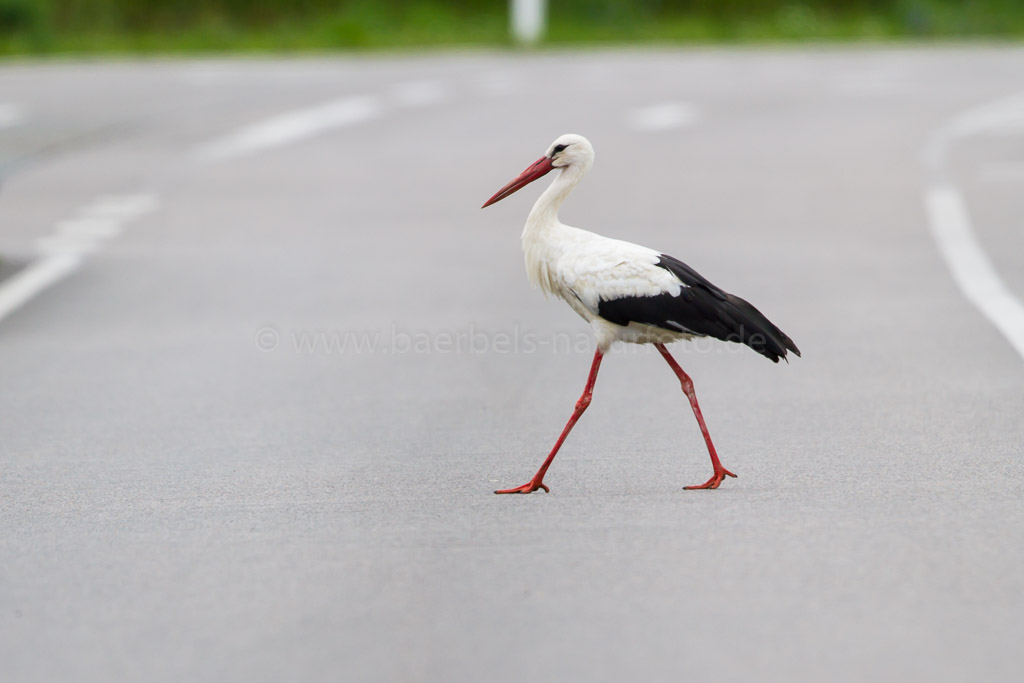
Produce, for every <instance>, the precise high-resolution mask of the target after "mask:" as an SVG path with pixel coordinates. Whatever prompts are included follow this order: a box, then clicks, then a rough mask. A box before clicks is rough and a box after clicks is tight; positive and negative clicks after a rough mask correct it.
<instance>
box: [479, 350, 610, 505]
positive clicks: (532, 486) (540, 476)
mask: <svg viewBox="0 0 1024 683" xmlns="http://www.w3.org/2000/svg"><path fill="white" fill-rule="evenodd" d="M603 357H604V354H603V353H601V349H598V350H597V351H595V352H594V362H593V363H592V364H591V366H590V376H589V377H587V386H586V388H585V389H583V395H582V396H580V399H579V400H578V401H576V409H575V410H573V412H572V417H570V418H569V421H568V422H567V423H566V424H565V429H563V430H562V435H561V436H559V437H558V441H556V442H555V447H554V448H552V449H551V452H550V453H549V454H548V457H547V460H545V461H544V464H543V465H541V466H540V469H539V470H537V474H535V475H533V479H531V480H530V481H529V482H528V483H526V484H523V485H522V486H517V487H516V488H514V489H502V490H501V491H495V493H533V492H534V491H536V490H537V489H544V492H545V493H547V492H549V491H550V490H551V489H549V488H548V487H547V484H545V483H544V474H545V473H546V472H547V471H548V468H549V467H551V461H552V460H554V459H555V455H556V454H557V453H558V449H559V448H561V447H562V442H563V441H565V437H567V436H569V432H570V431H572V428H573V425H575V424H576V421H577V420H579V419H580V415H582V414H583V411H584V410H586V409H587V406H589V405H590V397H591V396H593V395H594V383H595V382H597V370H598V368H600V367H601V358H603Z"/></svg>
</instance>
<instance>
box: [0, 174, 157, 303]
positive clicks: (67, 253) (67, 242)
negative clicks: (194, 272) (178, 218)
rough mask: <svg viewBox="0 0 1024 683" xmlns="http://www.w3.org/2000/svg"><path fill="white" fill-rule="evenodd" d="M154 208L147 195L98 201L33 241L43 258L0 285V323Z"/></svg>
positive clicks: (103, 198) (75, 268) (152, 197)
mask: <svg viewBox="0 0 1024 683" xmlns="http://www.w3.org/2000/svg"><path fill="white" fill-rule="evenodd" d="M156 207H157V199H156V197H155V196H153V195H150V194H142V195H121V196H116V197H100V198H98V199H97V200H96V201H94V202H92V203H90V204H89V205H87V206H85V207H83V208H82V209H81V210H80V211H79V212H78V215H77V216H76V217H75V218H72V219H69V220H65V221H61V222H59V223H58V224H57V225H56V229H55V231H54V233H53V234H52V235H49V236H47V237H43V238H40V239H39V240H37V241H36V248H37V249H38V250H39V251H40V252H41V253H43V254H44V256H42V257H41V258H39V259H37V260H36V261H33V262H32V263H31V264H29V265H28V266H26V267H25V268H24V269H23V270H21V271H19V272H17V273H15V274H14V275H13V276H12V277H10V278H9V279H7V280H5V281H4V282H3V283H0V321H2V320H3V319H4V318H6V317H7V316H8V315H10V314H11V313H13V312H14V311H16V310H17V309H18V308H20V307H21V306H23V305H24V304H25V303H26V302H28V301H30V300H31V299H32V298H33V297H35V296H36V295H38V294H39V293H40V292H42V291H44V290H46V289H47V288H48V287H52V286H53V285H55V284H57V283H58V282H60V281H61V280H63V279H64V278H66V277H67V276H68V275H70V274H71V273H73V272H74V271H75V270H77V269H78V267H79V266H80V265H81V264H82V259H83V257H84V255H85V254H87V253H89V252H90V251H93V250H95V249H97V248H98V247H99V245H100V243H101V242H102V241H103V240H106V239H110V238H111V237H114V236H116V235H118V234H120V232H121V231H122V229H123V228H124V225H125V223H127V222H128V221H131V220H132V219H134V218H137V217H139V216H141V215H142V214H145V213H148V212H150V211H153V210H154V209H156Z"/></svg>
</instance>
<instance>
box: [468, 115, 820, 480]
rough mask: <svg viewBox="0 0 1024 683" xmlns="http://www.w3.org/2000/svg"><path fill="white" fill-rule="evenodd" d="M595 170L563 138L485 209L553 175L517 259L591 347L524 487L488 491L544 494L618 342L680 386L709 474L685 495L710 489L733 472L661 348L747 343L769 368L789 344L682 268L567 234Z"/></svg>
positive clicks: (583, 147)
mask: <svg viewBox="0 0 1024 683" xmlns="http://www.w3.org/2000/svg"><path fill="white" fill-rule="evenodd" d="M593 163H594V148H593V147H592V146H591V144H590V141H589V140H587V139H586V138H585V137H583V136H581V135H573V134H568V135H563V136H561V137H560V138H558V139H557V140H555V141H554V142H553V143H551V146H550V147H549V148H548V151H547V153H546V154H545V155H544V156H542V157H541V158H540V159H538V160H537V161H536V162H535V163H533V164H532V165H531V166H530V167H529V168H527V169H526V170H525V171H523V172H522V173H521V174H519V177H517V178H516V179H515V180H513V181H512V182H510V183H509V184H508V185H506V186H505V187H503V188H501V189H500V190H498V192H497V193H496V194H495V195H494V196H493V197H491V198H490V199H488V200H487V201H486V202H485V203H484V207H487V206H490V205H491V204H494V203H495V202H497V201H500V200H502V199H504V198H505V197H507V196H509V195H510V194H512V193H513V192H516V191H517V190H519V189H521V188H523V187H525V186H526V185H528V184H529V183H532V182H533V181H534V180H537V179H538V178H540V177H541V176H543V175H545V174H547V173H549V172H551V171H552V170H555V169H558V171H559V174H558V175H557V176H556V177H555V180H554V181H553V182H552V183H551V185H550V186H549V187H548V189H547V190H545V191H544V193H543V194H542V195H541V196H540V198H539V199H538V200H537V202H536V203H535V204H534V205H533V210H531V211H530V215H529V217H528V218H527V219H526V227H525V228H524V230H523V252H524V254H525V256H526V272H527V274H528V276H529V278H530V281H531V282H532V283H533V284H534V285H536V286H539V287H540V288H541V290H543V291H544V293H545V294H554V295H555V296H558V297H560V298H561V299H564V300H565V302H566V303H568V304H569V306H571V307H572V309H573V310H574V311H576V312H577V313H578V314H579V315H580V316H582V317H583V319H584V320H586V321H587V322H589V323H590V325H591V327H592V328H593V330H594V336H595V337H596V338H597V350H596V351H595V352H594V361H593V363H592V364H591V366H590V376H589V377H588V378H587V385H586V388H584V390H583V395H582V396H580V399H579V400H578V401H577V402H576V408H575V410H574V411H573V414H572V417H570V418H569V422H568V423H567V424H566V425H565V429H563V430H562V434H561V435H560V436H559V437H558V441H556V442H555V445H554V448H552V449H551V453H550V454H548V457H547V459H546V460H544V463H543V464H542V465H541V466H540V469H539V470H537V473H536V474H535V475H533V479H531V480H530V481H529V482H527V483H526V484H523V485H522V486H517V487H516V488H511V489H503V490H500V491H495V493H532V492H533V491H536V490H537V489H544V491H549V490H550V489H548V487H547V484H545V483H544V474H545V473H546V472H547V471H548V467H550V466H551V461H552V460H554V459H555V455H556V454H557V453H558V449H559V448H561V446H562V442H564V441H565V437H566V436H568V435H569V432H570V431H571V430H572V428H573V425H575V424H576V421H577V420H579V418H580V415H582V414H583V411H584V410H586V409H587V406H588V405H590V400H591V396H592V395H593V392H594V383H595V382H596V380H597V371H598V369H599V368H600V367H601V359H602V358H603V357H604V354H605V353H607V352H608V349H609V348H610V347H611V345H612V344H613V343H615V342H617V341H622V342H628V343H633V344H654V346H655V348H656V349H658V352H659V353H661V355H662V356H663V357H664V358H665V360H666V361H667V362H668V364H669V367H671V368H672V371H673V372H675V374H676V376H677V377H678V378H679V381H680V382H681V383H682V386H683V392H684V393H685V394H686V397H687V398H688V399H689V401H690V407H691V408H692V409H693V414H694V416H696V418H697V423H698V424H699V425H700V431H701V433H702V434H703V435H704V441H705V443H707V447H708V453H710V455H711V466H712V467H713V468H714V472H713V474H712V475H711V478H710V479H708V480H707V481H706V482H704V483H703V484H700V485H698V486H687V487H685V488H687V489H715V488H718V486H719V484H721V483H722V479H723V478H725V477H727V476H728V477H735V476H736V475H735V474H733V473H732V472H730V471H729V470H727V469H725V468H724V467H722V463H721V462H720V461H719V460H718V454H717V453H716V452H715V447H714V445H713V444H712V443H711V435H710V434H708V428H707V426H705V424H704V417H703V416H702V415H701V412H700V406H699V405H698V404H697V395H696V394H695V393H694V391H693V382H692V381H691V380H690V377H689V376H688V375H687V374H686V373H685V372H683V369H682V368H681V367H679V364H678V363H676V361H675V359H674V358H673V357H672V356H671V355H670V354H669V352H668V349H666V348H665V344H668V343H671V342H674V341H677V340H680V339H692V338H694V337H708V336H710V337H714V338H716V339H721V340H722V341H731V342H739V343H743V344H746V345H747V346H749V347H750V348H752V349H753V350H754V351H757V352H758V353H760V354H761V355H762V356H765V357H766V358H769V359H770V360H772V361H773V362H775V363H778V362H779V359H780V358H786V354H787V352H788V351H792V352H793V353H795V354H796V355H797V356H799V355H800V351H799V350H798V349H797V347H796V344H794V343H793V340H791V339H790V338H789V337H787V336H786V335H785V334H784V333H783V332H782V330H780V329H779V328H778V327H776V326H775V325H773V324H772V323H771V322H770V321H769V320H768V318H766V317H765V316H764V315H763V314H762V313H761V312H760V311H758V310H757V309H756V308H754V307H753V306H752V305H751V304H749V303H748V302H746V301H744V300H743V299H741V298H739V297H738V296H734V295H732V294H729V293H727V292H724V291H722V290H721V289H719V288H718V287H716V286H714V285H713V284H711V283H710V282H709V281H708V280H706V279H705V278H704V277H703V276H702V275H700V274H699V273H698V272H697V271H695V270H694V269H693V268H691V267H690V266H688V265H686V264H685V263H683V262H682V261H680V260H678V259H675V258H673V257H671V256H668V255H666V254H662V253H660V252H658V251H655V250H654V249H649V248H647V247H642V246H640V245H638V244H632V243H630V242H623V241H621V240H614V239H609V238H607V237H602V236H601V235H596V234H594V233H592V232H588V231H586V230H580V229H579V228H572V227H569V226H568V225H564V224H563V223H562V222H561V221H559V220H558V209H559V208H560V207H561V206H562V202H564V201H565V198H566V197H568V196H569V193H570V192H572V190H573V188H574V187H576V184H577V183H579V182H580V180H582V179H583V176H585V175H586V174H587V171H589V170H590V166H591V165H592V164H593Z"/></svg>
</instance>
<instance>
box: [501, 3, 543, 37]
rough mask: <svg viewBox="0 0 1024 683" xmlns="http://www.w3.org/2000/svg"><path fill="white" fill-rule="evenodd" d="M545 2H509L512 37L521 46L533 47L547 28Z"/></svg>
mask: <svg viewBox="0 0 1024 683" xmlns="http://www.w3.org/2000/svg"><path fill="white" fill-rule="evenodd" d="M547 4H548V3H547V0H509V14H510V15H511V16H510V18H511V21H512V36H513V37H514V38H515V39H516V42H517V43H520V44H522V45H535V44H536V43H537V42H538V41H539V40H540V39H541V38H543V37H544V29H545V28H546V27H547Z"/></svg>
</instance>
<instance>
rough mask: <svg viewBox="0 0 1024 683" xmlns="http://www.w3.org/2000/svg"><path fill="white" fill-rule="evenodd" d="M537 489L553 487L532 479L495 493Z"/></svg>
mask: <svg viewBox="0 0 1024 683" xmlns="http://www.w3.org/2000/svg"><path fill="white" fill-rule="evenodd" d="M733 476H736V475H733ZM537 489H544V493H551V489H549V488H548V486H547V484H545V483H544V482H541V481H530V482H529V483H527V484H523V485H522V486H517V487H515V488H514V489H502V490H500V491H495V493H533V492H534V491H536V490H537Z"/></svg>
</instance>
